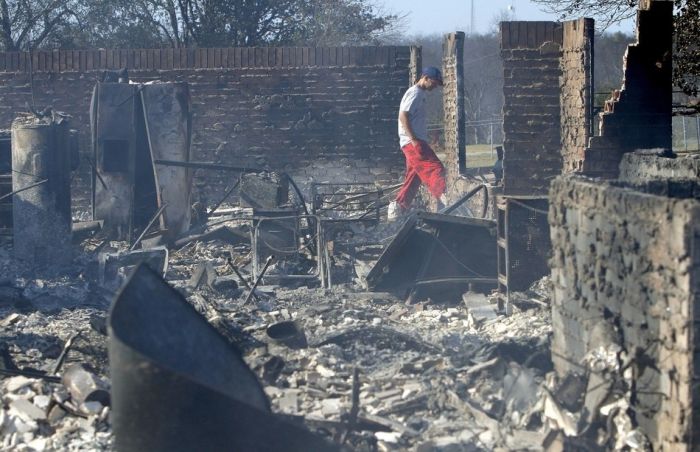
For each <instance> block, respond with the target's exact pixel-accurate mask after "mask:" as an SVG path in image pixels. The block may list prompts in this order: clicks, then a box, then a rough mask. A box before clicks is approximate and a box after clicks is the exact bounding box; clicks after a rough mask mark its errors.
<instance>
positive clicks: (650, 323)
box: [549, 176, 700, 451]
mask: <svg viewBox="0 0 700 452" xmlns="http://www.w3.org/2000/svg"><path fill="white" fill-rule="evenodd" d="M699 196H700V187H698V185H697V184H696V183H695V182H689V181H686V182H674V181H656V182H652V183H649V184H646V185H645V186H642V187H637V188H631V187H629V186H625V185H623V184H622V183H620V182H618V183H601V182H600V181H593V180H589V179H583V178H580V177H574V176H562V177H559V178H557V179H556V180H555V181H554V182H553V184H552V188H551V191H550V213H549V221H550V226H551V238H552V245H553V257H552V259H551V267H552V282H553V284H554V294H553V301H552V322H553V330H554V336H553V341H552V359H553V361H554V363H555V368H556V370H557V372H558V373H559V375H560V376H564V375H565V374H566V373H567V372H580V371H581V367H580V366H579V365H578V364H579V363H581V361H582V359H583V358H584V356H585V355H586V353H588V352H589V351H590V349H591V345H592V344H591V341H592V340H596V339H598V340H599V339H600V337H594V336H596V335H595V334H592V331H594V328H599V327H600V326H602V325H607V326H609V327H610V328H611V329H615V328H616V329H617V331H618V334H619V341H620V344H619V345H621V346H622V348H623V349H624V351H625V352H626V353H627V354H628V356H630V358H631V359H632V361H633V364H632V371H633V375H634V386H633V387H632V391H633V394H632V404H633V406H632V409H633V411H634V412H635V417H636V421H637V422H638V423H639V425H640V427H641V428H642V430H643V431H644V432H645V433H646V434H647V435H648V436H649V439H650V440H651V441H652V447H653V450H678V451H684V450H692V441H691V437H692V435H693V434H695V435H696V439H695V444H696V445H698V444H700V443H698V442H697V435H698V432H697V430H698V428H697V427H695V430H696V431H695V432H693V428H694V427H693V426H698V425H700V423H699V420H700V417H699V416H698V412H699V411H700V390H699V388H700V365H699V364H700V362H699V361H698V358H699V357H698V351H699V350H700V318H699V317H698V315H697V314H696V312H700V297H699V296H698V288H700V271H699V269H700V265H699V264H700V246H699V245H700V227H699V226H698V225H700V202H698V200H697V198H698V197H699Z"/></svg>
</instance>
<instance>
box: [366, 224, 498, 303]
mask: <svg viewBox="0 0 700 452" xmlns="http://www.w3.org/2000/svg"><path fill="white" fill-rule="evenodd" d="M496 281H497V248H496V222H494V221H491V220H483V219H476V218H464V217H455V216H450V215H443V214H436V213H428V212H418V213H416V214H413V215H411V216H410V217H409V218H408V219H407V220H406V222H405V223H404V225H403V226H402V227H401V229H400V230H399V232H398V233H397V234H396V236H395V237H394V239H393V240H392V241H391V242H390V243H389V244H388V245H387V247H386V248H385V249H384V251H383V252H382V254H381V256H380V257H379V259H378V260H377V263H376V264H375V265H374V267H373V268H372V270H370V272H369V273H368V274H367V277H366V282H367V286H368V288H369V289H371V290H374V291H386V292H393V293H396V294H399V295H405V294H406V293H407V291H409V290H416V289H417V288H420V290H421V291H425V292H424V293H426V292H434V291H435V290H436V288H437V286H443V287H441V288H440V290H442V291H445V294H449V293H450V290H451V289H459V290H461V289H462V288H466V287H468V285H469V284H470V283H471V284H476V285H478V286H482V287H483V286H488V287H491V286H493V287H495V285H496ZM448 288H449V289H448Z"/></svg>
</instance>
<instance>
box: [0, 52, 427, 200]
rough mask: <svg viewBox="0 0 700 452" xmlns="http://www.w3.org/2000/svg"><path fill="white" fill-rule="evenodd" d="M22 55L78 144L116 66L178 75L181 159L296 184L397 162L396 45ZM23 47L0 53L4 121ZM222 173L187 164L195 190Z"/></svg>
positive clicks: (223, 177)
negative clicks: (188, 147)
mask: <svg viewBox="0 0 700 452" xmlns="http://www.w3.org/2000/svg"><path fill="white" fill-rule="evenodd" d="M32 57H33V64H32V66H33V69H34V77H33V82H34V83H33V91H34V95H35V98H36V103H37V105H55V106H57V107H59V106H60V109H61V110H62V111H66V112H67V113H69V114H70V115H71V116H72V117H73V118H74V121H73V123H74V124H75V125H77V126H80V127H79V130H80V137H81V149H89V144H90V135H89V129H88V124H89V118H88V114H89V105H90V95H91V90H92V87H93V86H94V83H95V81H96V80H97V79H98V78H99V77H100V76H101V75H102V73H103V71H105V70H108V69H119V68H122V67H127V68H128V69H129V77H130V78H131V80H133V81H136V82H148V81H151V80H161V81H186V82H188V84H189V85H190V95H191V97H192V112H193V115H194V119H193V142H192V159H193V160H196V161H208V162H217V163H223V164H236V165H239V166H249V167H258V168H262V169H267V170H273V171H275V170H276V171H283V172H287V173H290V174H291V175H292V176H293V177H295V178H296V179H298V180H299V181H300V184H302V186H304V184H305V183H306V181H308V180H309V179H311V178H313V179H314V180H315V181H316V182H323V181H328V180H336V181H338V182H341V181H343V182H369V181H375V180H376V181H379V182H393V181H396V180H400V178H401V176H402V173H403V163H402V160H401V159H399V158H397V156H398V155H400V154H397V152H398V142H397V138H396V108H397V106H398V104H399V102H400V100H401V96H402V95H403V92H404V91H405V89H406V87H407V85H408V82H407V80H408V79H409V73H410V70H411V49H410V47H407V46H405V47H388V46H387V47H324V48H306V47H305V48H301V47H298V48H230V49H151V50H80V51H78V50H76V51H69V50H66V51H63V50H61V51H58V50H56V51H38V52H34V53H33V54H32ZM28 59H29V54H28V53H22V52H7V53H0V99H2V103H0V124H1V123H2V122H5V123H6V124H7V125H8V126H9V124H10V122H11V121H12V119H13V118H14V116H15V112H17V111H21V110H23V109H24V105H25V103H26V102H28V101H29V100H30V98H31V88H30V84H29V78H30V77H29V66H30V65H29V61H28ZM414 71H415V69H414ZM89 174H90V168H89V165H88V164H87V162H85V163H84V164H83V167H82V171H81V176H82V177H80V178H76V184H75V185H74V193H75V203H76V204H78V205H79V206H83V207H87V206H88V205H89V182H88V181H89ZM205 181H206V183H205ZM229 182H230V180H229V178H228V175H227V174H225V173H216V174H214V173H205V172H203V171H201V170H199V171H197V172H196V173H195V187H196V188H198V189H199V192H200V193H204V194H208V193H209V191H210V190H217V189H221V187H225V186H227V185H228V183H229ZM219 191H220V190H219ZM212 196H213V195H212ZM218 196H220V193H219V194H217V195H216V196H213V197H217V198H218Z"/></svg>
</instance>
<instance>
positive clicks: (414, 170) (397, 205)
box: [388, 66, 446, 220]
mask: <svg viewBox="0 0 700 452" xmlns="http://www.w3.org/2000/svg"><path fill="white" fill-rule="evenodd" d="M439 86H442V74H441V73H440V70H439V69H438V68H436V67H432V66H429V67H426V68H425V69H423V71H422V72H421V77H420V79H419V80H418V82H416V84H415V85H413V86H412V87H410V88H409V89H408V90H407V91H406V93H405V94H404V95H403V99H401V106H400V107H399V143H400V145H401V151H403V154H404V156H405V157H406V178H405V180H404V183H403V186H402V187H401V190H399V194H398V195H397V196H396V201H392V202H391V203H390V204H389V212H388V217H389V219H390V220H393V219H395V218H397V217H398V216H399V215H401V214H402V213H404V212H406V211H407V210H408V209H409V208H410V206H411V202H413V198H414V197H415V196H416V193H417V192H418V189H419V188H420V185H421V182H422V183H423V184H425V185H426V187H428V191H430V194H432V195H433V196H434V197H435V198H436V199H437V200H438V206H440V205H444V204H445V203H446V198H445V167H444V166H443V165H442V163H441V162H440V159H438V157H437V156H436V155H435V152H434V151H433V150H432V149H431V148H430V145H428V125H427V118H426V100H427V98H426V95H427V92H428V91H432V90H433V89H435V88H437V87H439Z"/></svg>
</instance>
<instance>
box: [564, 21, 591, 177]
mask: <svg viewBox="0 0 700 452" xmlns="http://www.w3.org/2000/svg"><path fill="white" fill-rule="evenodd" d="M563 27H564V32H563V45H562V58H561V68H562V76H561V81H560V85H561V146H562V158H563V163H564V172H577V171H581V170H582V169H583V159H584V152H585V149H586V146H587V145H588V140H589V138H590V137H591V136H592V135H593V133H592V132H593V86H594V85H593V38H594V33H595V30H594V22H593V19H578V20H572V21H567V22H564V23H563Z"/></svg>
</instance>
